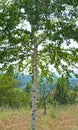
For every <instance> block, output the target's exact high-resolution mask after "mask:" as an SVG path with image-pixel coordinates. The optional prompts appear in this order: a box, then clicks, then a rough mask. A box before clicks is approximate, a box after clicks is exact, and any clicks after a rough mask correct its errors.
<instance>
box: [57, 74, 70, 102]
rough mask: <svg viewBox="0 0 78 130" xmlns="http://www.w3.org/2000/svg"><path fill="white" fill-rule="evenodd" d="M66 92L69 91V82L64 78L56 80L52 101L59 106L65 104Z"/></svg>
mask: <svg viewBox="0 0 78 130" xmlns="http://www.w3.org/2000/svg"><path fill="white" fill-rule="evenodd" d="M68 91H69V80H68V78H67V77H66V76H63V75H62V77H61V78H59V79H58V84H57V86H56V90H55V93H54V100H56V101H57V102H58V103H59V104H67V102H68V101H67V100H68Z"/></svg>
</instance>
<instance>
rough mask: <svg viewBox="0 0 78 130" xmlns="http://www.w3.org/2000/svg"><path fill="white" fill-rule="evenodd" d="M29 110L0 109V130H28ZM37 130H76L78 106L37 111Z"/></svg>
mask: <svg viewBox="0 0 78 130" xmlns="http://www.w3.org/2000/svg"><path fill="white" fill-rule="evenodd" d="M30 129H31V110H29V109H25V108H21V109H2V108H0V130H30ZM37 130H78V105H67V106H57V107H55V108H54V107H50V108H48V109H47V114H46V115H44V114H43V109H38V110H37Z"/></svg>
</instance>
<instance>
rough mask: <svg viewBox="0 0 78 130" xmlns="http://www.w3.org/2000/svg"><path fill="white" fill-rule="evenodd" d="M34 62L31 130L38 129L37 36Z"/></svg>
mask: <svg viewBox="0 0 78 130" xmlns="http://www.w3.org/2000/svg"><path fill="white" fill-rule="evenodd" d="M33 53H34V54H33V56H34V59H33V60H34V61H33V62H34V64H33V70H34V86H33V92H32V120H31V122H32V125H31V130H36V102H37V87H38V69H37V54H38V44H37V38H35V39H34V51H33Z"/></svg>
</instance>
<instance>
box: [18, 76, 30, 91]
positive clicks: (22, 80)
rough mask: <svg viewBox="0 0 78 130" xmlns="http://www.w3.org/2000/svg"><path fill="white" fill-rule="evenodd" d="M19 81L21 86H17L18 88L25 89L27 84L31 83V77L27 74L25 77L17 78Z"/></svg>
mask: <svg viewBox="0 0 78 130" xmlns="http://www.w3.org/2000/svg"><path fill="white" fill-rule="evenodd" d="M17 80H18V81H20V84H19V85H17V87H18V88H21V89H24V88H25V87H26V84H27V83H29V82H30V81H31V77H30V76H29V75H26V74H24V75H22V74H19V75H18V76H17Z"/></svg>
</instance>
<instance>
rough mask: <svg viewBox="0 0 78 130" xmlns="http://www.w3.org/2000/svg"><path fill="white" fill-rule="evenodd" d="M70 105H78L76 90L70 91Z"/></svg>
mask: <svg viewBox="0 0 78 130" xmlns="http://www.w3.org/2000/svg"><path fill="white" fill-rule="evenodd" d="M68 103H70V104H73V103H78V92H77V91H74V90H70V91H69V93H68Z"/></svg>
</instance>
